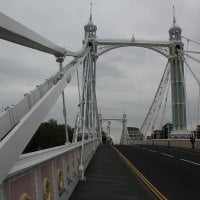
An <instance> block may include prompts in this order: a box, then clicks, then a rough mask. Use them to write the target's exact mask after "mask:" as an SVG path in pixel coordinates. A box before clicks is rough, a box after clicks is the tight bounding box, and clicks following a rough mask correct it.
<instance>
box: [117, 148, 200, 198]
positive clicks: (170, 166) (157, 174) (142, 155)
mask: <svg viewBox="0 0 200 200" xmlns="http://www.w3.org/2000/svg"><path fill="white" fill-rule="evenodd" d="M117 149H118V150H119V151H120V152H121V153H122V154H123V155H124V156H125V157H126V158H127V159H128V160H129V161H131V163H132V164H133V165H134V166H135V167H136V168H137V169H138V170H139V171H140V172H141V173H142V174H143V175H144V176H145V177H146V178H147V179H148V180H149V181H150V182H151V183H152V184H153V185H154V186H155V187H156V188H157V189H158V190H159V191H160V192H161V193H162V194H163V195H164V196H165V197H166V198H167V199H172V200H173V199H174V200H179V199H181V200H184V199H187V200H199V199H200V153H194V152H187V151H182V150H176V149H170V148H163V147H155V146H117Z"/></svg>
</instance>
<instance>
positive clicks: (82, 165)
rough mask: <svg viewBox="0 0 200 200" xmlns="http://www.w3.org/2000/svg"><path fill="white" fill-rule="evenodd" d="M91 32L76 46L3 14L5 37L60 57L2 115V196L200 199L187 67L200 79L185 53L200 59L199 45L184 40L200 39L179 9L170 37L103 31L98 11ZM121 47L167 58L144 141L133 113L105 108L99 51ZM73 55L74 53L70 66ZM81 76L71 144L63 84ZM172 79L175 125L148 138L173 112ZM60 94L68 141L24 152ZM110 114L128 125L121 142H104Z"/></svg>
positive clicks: (199, 147) (198, 147)
mask: <svg viewBox="0 0 200 200" xmlns="http://www.w3.org/2000/svg"><path fill="white" fill-rule="evenodd" d="M84 31H85V36H84V40H83V45H82V47H81V48H80V50H79V51H77V52H74V51H71V50H68V49H66V48H63V47H60V46H58V45H57V44H55V43H53V42H51V41H49V40H48V39H46V38H44V37H42V36H41V35H39V34H38V33H36V32H34V31H32V30H31V29H29V28H27V27H25V26H24V25H22V24H20V23H18V22H17V21H15V20H14V19H11V18H10V17H8V16H6V15H4V14H3V13H0V38H1V39H3V40H6V41H9V42H13V43H16V44H18V45H22V46H25V47H28V48H32V49H35V50H38V51H42V52H45V53H47V54H51V55H53V56H55V59H56V61H57V62H58V64H59V71H58V72H57V73H55V74H53V75H52V76H51V77H50V78H49V79H47V80H46V81H45V82H44V83H42V84H40V85H37V87H36V88H35V89H34V90H32V91H31V92H30V93H26V94H25V95H24V97H23V99H22V100H21V101H19V102H18V103H16V104H15V105H12V106H8V107H7V108H5V109H4V111H3V112H2V113H1V114H0V160H1V164H0V185H1V186H0V199H6V200H7V199H9V200H14V199H20V200H28V199H48V200H50V199H55V200H57V199H72V200H73V199H180V198H181V199H198V198H199V192H198V182H199V181H200V180H199V178H200V174H199V173H200V170H199V167H200V159H199V151H200V140H198V139H196V138H195V134H194V133H193V132H190V131H189V130H188V128H187V112H186V111H187V109H186V105H187V104H186V103H187V102H186V82H185V72H184V69H185V68H184V66H186V67H187V69H188V71H189V72H191V74H192V76H193V78H194V80H195V81H196V82H197V85H198V87H199V86H200V81H199V79H198V77H197V76H196V74H195V73H194V71H193V69H192V67H191V66H190V64H189V62H188V60H187V59H186V58H189V59H192V60H194V61H195V62H197V63H200V60H198V59H197V58H195V57H194V56H193V54H199V53H200V52H198V51H194V50H188V49H187V50H185V49H184V43H183V40H184V39H186V41H187V42H194V43H196V44H198V45H199V43H198V42H196V41H194V40H192V39H189V38H187V37H185V36H182V33H181V31H182V30H181V28H180V27H179V26H178V25H177V22H176V19H175V16H174V17H173V23H172V27H171V28H170V29H169V40H166V41H152V40H137V39H135V38H134V37H132V38H130V39H101V38H98V37H97V34H96V32H97V26H96V25H95V24H94V23H93V19H92V13H90V18H89V22H88V23H87V24H86V25H85V26H84ZM121 47H140V48H145V49H149V50H151V51H154V52H157V53H158V54H160V55H162V56H164V57H165V58H166V60H167V63H166V66H165V69H164V72H163V75H162V77H161V81H160V83H159V86H158V88H157V91H156V94H155V97H154V99H153V101H152V104H151V106H150V108H149V111H148V112H147V115H146V117H145V119H144V122H143V123H142V126H141V127H140V129H139V134H142V135H143V139H142V140H135V139H134V137H132V136H133V135H132V134H130V132H129V131H128V125H127V115H126V113H124V114H123V116H122V118H110V117H105V118H103V114H102V113H100V112H99V110H98V104H97V97H96V68H97V64H98V63H97V61H98V58H99V57H100V56H101V55H103V54H105V53H107V52H109V51H111V50H113V49H117V48H121ZM66 57H72V58H73V60H72V61H71V62H69V63H68V64H67V65H66V66H64V65H63V62H64V60H65V59H66ZM80 68H81V70H82V80H81V81H80V80H79V72H80ZM76 75H77V83H78V84H77V85H78V94H79V106H78V110H77V117H76V122H75V127H74V134H73V141H72V143H70V142H69V135H68V129H67V113H66V112H67V108H66V104H65V93H64V89H65V88H66V87H67V86H68V85H69V84H70V82H71V79H72V77H73V76H76ZM170 86H171V99H172V100H171V110H172V112H171V113H172V124H173V129H172V131H171V132H168V137H167V138H165V139H164V138H157V139H155V138H151V139H147V137H148V136H149V135H148V134H149V133H150V132H151V131H154V130H155V127H156V125H157V124H158V121H159V120H160V121H161V122H162V123H161V124H163V121H164V115H161V113H165V112H166V104H167V101H168V93H169V88H170ZM199 88H200V87H199ZM199 91H200V90H199ZM60 96H61V97H62V102H63V117H64V122H65V133H66V135H65V136H66V143H65V145H62V146H57V147H54V148H49V149H45V150H39V151H36V152H31V153H27V154H22V152H23V150H24V149H25V147H26V146H27V144H28V143H29V141H30V140H31V138H32V137H33V136H34V134H35V132H36V131H37V129H38V127H39V126H40V124H41V123H42V121H43V120H44V119H45V117H46V115H47V114H48V112H49V111H50V109H51V108H52V106H53V105H54V104H55V102H56V101H57V99H58V98H59V97H60ZM161 108H162V112H161ZM111 120H114V121H118V122H120V123H121V124H122V132H121V139H120V144H119V145H116V146H112V145H111V143H106V144H102V129H103V123H104V122H106V121H108V126H107V132H108V135H109V131H110V125H111V124H110V121H111Z"/></svg>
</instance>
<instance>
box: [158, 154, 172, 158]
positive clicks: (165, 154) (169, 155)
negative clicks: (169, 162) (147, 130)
mask: <svg viewBox="0 0 200 200" xmlns="http://www.w3.org/2000/svg"><path fill="white" fill-rule="evenodd" d="M161 154H162V155H163V156H168V157H170V158H173V157H174V156H172V155H169V154H167V153H161Z"/></svg>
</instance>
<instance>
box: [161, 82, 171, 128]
mask: <svg viewBox="0 0 200 200" xmlns="http://www.w3.org/2000/svg"><path fill="white" fill-rule="evenodd" d="M169 88H170V81H168V84H167V92H166V96H165V103H164V107H163V113H162V115H161V120H160V126H161V127H162V126H163V121H164V119H165V114H166V108H167V101H168V96H169Z"/></svg>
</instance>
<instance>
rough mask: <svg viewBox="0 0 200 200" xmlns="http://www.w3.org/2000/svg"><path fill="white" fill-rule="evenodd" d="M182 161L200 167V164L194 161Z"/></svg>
mask: <svg viewBox="0 0 200 200" xmlns="http://www.w3.org/2000/svg"><path fill="white" fill-rule="evenodd" d="M180 160H182V161H184V162H188V163H191V164H193V165H199V166H200V164H199V163H196V162H192V161H190V160H185V159H180Z"/></svg>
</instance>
